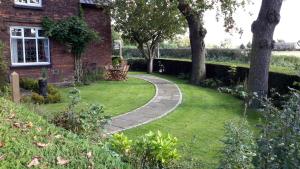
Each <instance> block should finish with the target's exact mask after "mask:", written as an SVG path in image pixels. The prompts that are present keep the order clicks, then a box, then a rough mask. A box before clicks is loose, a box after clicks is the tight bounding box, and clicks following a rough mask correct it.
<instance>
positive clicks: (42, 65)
mask: <svg viewBox="0 0 300 169" xmlns="http://www.w3.org/2000/svg"><path fill="white" fill-rule="evenodd" d="M50 66H51V63H37V64H12V65H11V66H10V67H11V68H35V67H50Z"/></svg>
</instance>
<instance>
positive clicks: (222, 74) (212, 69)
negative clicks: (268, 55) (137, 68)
mask: <svg viewBox="0 0 300 169" xmlns="http://www.w3.org/2000/svg"><path fill="white" fill-rule="evenodd" d="M191 67H192V65H191V62H190V61H178V60H167V59H156V60H155V61H154V71H156V72H159V70H160V69H162V68H163V73H164V74H169V75H180V74H187V75H189V74H190V72H191ZM235 69H236V73H235V75H234V76H232V73H230V70H232V67H230V66H225V65H216V64H206V71H207V78H214V79H218V80H221V81H222V82H223V83H224V84H225V85H230V83H231V80H233V81H234V82H235V83H236V84H237V83H240V82H243V81H245V80H246V78H247V76H248V73H249V68H245V67H235ZM297 81H298V82H299V81H300V77H299V76H296V75H287V74H283V73H275V72H270V74H269V88H270V89H271V88H274V89H276V90H277V91H278V92H280V93H287V92H289V89H288V87H293V88H296V89H299V87H297V86H294V82H297Z"/></svg>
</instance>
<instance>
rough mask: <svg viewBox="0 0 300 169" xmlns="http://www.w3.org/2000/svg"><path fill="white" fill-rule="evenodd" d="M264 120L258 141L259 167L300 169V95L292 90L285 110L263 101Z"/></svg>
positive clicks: (257, 165) (267, 168) (266, 100)
mask: <svg viewBox="0 0 300 169" xmlns="http://www.w3.org/2000/svg"><path fill="white" fill-rule="evenodd" d="M261 101H262V105H263V106H264V107H263V108H262V109H261V112H262V115H263V117H264V121H263V124H262V126H261V127H260V132H259V133H260V135H259V137H258V139H257V146H258V147H257V156H256V158H255V161H254V164H255V166H256V167H257V168H262V169H269V168H299V166H300V151H299V150H300V94H299V92H297V91H292V93H291V95H290V96H289V99H288V101H286V102H284V104H283V106H282V108H277V107H275V106H274V105H273V104H272V99H267V98H265V99H263V100H261Z"/></svg>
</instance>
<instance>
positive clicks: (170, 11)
mask: <svg viewBox="0 0 300 169" xmlns="http://www.w3.org/2000/svg"><path fill="white" fill-rule="evenodd" d="M113 17H114V20H115V29H116V30H117V31H119V32H121V33H122V37H123V38H124V39H128V40H130V41H131V42H134V43H136V44H137V45H138V48H139V49H140V51H141V53H142V55H143V56H144V57H145V58H146V59H148V60H151V59H153V57H154V50H155V49H156V47H157V45H158V43H159V42H162V41H163V40H165V39H170V38H172V37H174V36H175V35H176V34H180V33H183V32H184V18H183V17H182V16H181V14H180V12H179V11H178V9H177V4H176V3H173V2H172V1H170V0H116V1H115V3H114V11H113Z"/></svg>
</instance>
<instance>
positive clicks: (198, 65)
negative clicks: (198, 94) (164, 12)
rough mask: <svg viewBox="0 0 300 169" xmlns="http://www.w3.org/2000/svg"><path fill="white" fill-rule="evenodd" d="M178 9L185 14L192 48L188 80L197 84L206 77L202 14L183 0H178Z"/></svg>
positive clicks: (204, 30) (204, 32)
mask: <svg viewBox="0 0 300 169" xmlns="http://www.w3.org/2000/svg"><path fill="white" fill-rule="evenodd" d="M178 9H179V10H180V12H181V13H182V14H183V15H184V16H185V18H186V20H187V22H188V26H189V31H190V42H191V50H192V73H191V78H190V82H191V83H192V84H199V83H200V82H201V81H202V80H204V79H205V77H206V66H205V43H204V38H205V36H206V29H205V28H204V26H203V14H202V13H197V12H195V11H193V9H192V8H191V7H190V6H189V4H187V2H185V1H184V0H180V1H179V5H178Z"/></svg>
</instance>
